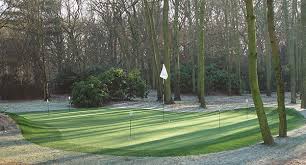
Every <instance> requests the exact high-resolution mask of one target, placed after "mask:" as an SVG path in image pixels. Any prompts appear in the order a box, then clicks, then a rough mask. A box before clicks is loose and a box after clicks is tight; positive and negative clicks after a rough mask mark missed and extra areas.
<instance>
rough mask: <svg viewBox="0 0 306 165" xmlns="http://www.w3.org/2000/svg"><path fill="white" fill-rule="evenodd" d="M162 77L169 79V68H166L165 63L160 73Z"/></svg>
mask: <svg viewBox="0 0 306 165" xmlns="http://www.w3.org/2000/svg"><path fill="white" fill-rule="evenodd" d="M160 77H161V78H162V79H164V80H167V79H168V73H167V69H166V66H165V64H163V69H162V71H161V73H160Z"/></svg>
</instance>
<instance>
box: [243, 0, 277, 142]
mask: <svg viewBox="0 0 306 165" xmlns="http://www.w3.org/2000/svg"><path fill="white" fill-rule="evenodd" d="M244 2H245V4H246V11H247V18H246V19H247V25H248V41H249V42H248V47H249V82H250V87H251V92H252V96H253V101H254V104H255V108H256V113H257V117H258V121H259V126H260V130H261V135H262V138H263V141H264V143H265V144H268V145H271V144H273V143H274V140H273V137H272V135H271V131H270V128H269V125H268V120H267V116H266V114H265V111H264V106H263V102H262V99H261V96H260V91H259V85H258V75H257V51H256V26H255V20H256V18H255V15H254V6H253V0H244Z"/></svg>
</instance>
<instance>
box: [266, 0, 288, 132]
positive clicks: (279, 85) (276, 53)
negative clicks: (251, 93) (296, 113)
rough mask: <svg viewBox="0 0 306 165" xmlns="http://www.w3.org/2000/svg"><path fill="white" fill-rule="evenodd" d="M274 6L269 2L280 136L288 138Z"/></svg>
mask: <svg viewBox="0 0 306 165" xmlns="http://www.w3.org/2000/svg"><path fill="white" fill-rule="evenodd" d="M273 5H274V3H273V0H267V7H268V13H267V17H268V29H269V36H270V42H271V47H272V59H273V66H274V71H275V77H276V85H277V103H278V113H279V136H280V137H286V136H287V119H286V108H285V89H284V80H283V77H282V66H281V61H280V50H279V48H278V45H277V44H278V43H279V41H278V38H277V37H276V34H275V26H274V7H273Z"/></svg>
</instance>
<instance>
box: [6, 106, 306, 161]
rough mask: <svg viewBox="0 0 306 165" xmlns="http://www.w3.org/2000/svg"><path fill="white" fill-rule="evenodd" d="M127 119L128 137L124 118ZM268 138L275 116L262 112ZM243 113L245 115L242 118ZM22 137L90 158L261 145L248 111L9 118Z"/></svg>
mask: <svg viewBox="0 0 306 165" xmlns="http://www.w3.org/2000/svg"><path fill="white" fill-rule="evenodd" d="M131 111H133V116H132V118H133V119H132V132H131V133H132V136H131V138H130V120H129V114H130V112H131ZM266 112H267V115H268V120H269V123H270V127H271V128H272V132H273V134H277V130H278V124H277V123H278V115H277V112H276V111H275V110H272V109H271V108H269V109H266ZM247 114H248V115H247ZM11 116H12V117H13V118H14V119H15V120H16V121H17V123H18V124H19V126H20V128H21V130H22V133H23V136H24V137H25V138H26V139H27V140H29V141H31V142H33V143H36V144H39V145H41V146H46V147H51V148H56V149H62V150H69V151H79V152H86V153H95V154H107V155H122V156H179V155H196V154H206V153H211V152H218V151H224V150H230V149H236V148H240V147H243V146H248V145H252V144H255V143H257V142H260V141H261V135H260V132H259V127H258V121H257V118H256V114H255V111H254V110H250V109H248V110H246V109H241V110H235V111H227V112H222V113H221V115H220V119H221V123H220V124H221V125H220V128H219V114H218V112H213V113H208V112H202V113H165V120H164V121H163V113H162V112H160V111H154V110H135V109H134V110H132V109H131V110H130V109H129V110H126V109H83V110H73V111H72V112H68V111H56V112H51V113H50V114H48V113H47V112H39V113H37V112H36V113H34V112H33V113H21V114H11ZM304 123H305V122H304V118H303V117H302V116H301V115H300V114H299V113H298V112H296V111H294V110H288V128H289V129H294V128H297V127H299V126H301V125H303V124H304Z"/></svg>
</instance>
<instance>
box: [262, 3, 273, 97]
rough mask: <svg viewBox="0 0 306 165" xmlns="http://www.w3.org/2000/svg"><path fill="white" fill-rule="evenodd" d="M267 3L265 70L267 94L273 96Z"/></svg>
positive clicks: (264, 5) (265, 8) (265, 7)
mask: <svg viewBox="0 0 306 165" xmlns="http://www.w3.org/2000/svg"><path fill="white" fill-rule="evenodd" d="M266 11H267V1H263V13H264V17H263V18H264V40H265V52H264V53H265V69H266V94H267V96H269V97H270V96H272V59H271V58H272V57H271V42H270V38H269V30H268V26H267V24H268V20H267V16H266V13H267V12H266Z"/></svg>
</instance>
